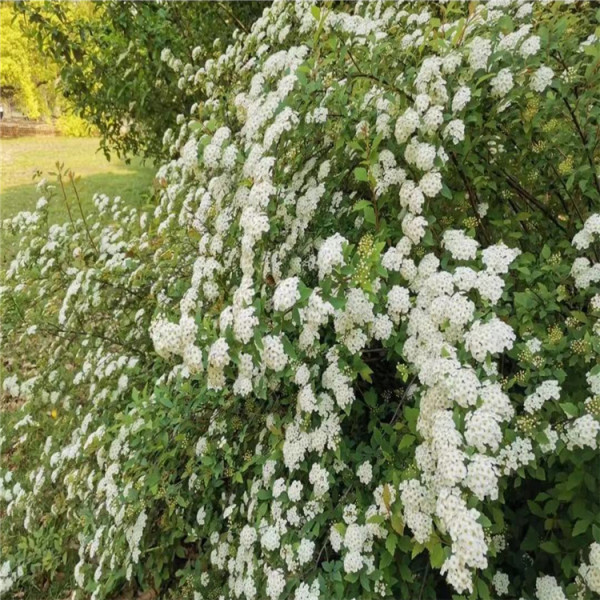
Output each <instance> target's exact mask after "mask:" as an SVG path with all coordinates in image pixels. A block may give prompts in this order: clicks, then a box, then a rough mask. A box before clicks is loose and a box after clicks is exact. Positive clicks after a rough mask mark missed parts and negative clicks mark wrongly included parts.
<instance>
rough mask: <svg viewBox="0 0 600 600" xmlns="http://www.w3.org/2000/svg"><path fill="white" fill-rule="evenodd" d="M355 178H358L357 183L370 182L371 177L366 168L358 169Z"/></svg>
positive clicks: (355, 171) (355, 170)
mask: <svg viewBox="0 0 600 600" xmlns="http://www.w3.org/2000/svg"><path fill="white" fill-rule="evenodd" d="M354 177H356V181H369V175H368V173H367V170H366V169H365V168H364V167H356V169H354Z"/></svg>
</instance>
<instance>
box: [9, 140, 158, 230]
mask: <svg viewBox="0 0 600 600" xmlns="http://www.w3.org/2000/svg"><path fill="white" fill-rule="evenodd" d="M0 155H1V157H2V159H1V163H0V219H6V218H9V217H12V216H14V215H15V214H17V213H18V212H19V211H22V210H33V209H34V208H35V204H36V202H37V200H38V197H39V193H38V192H37V190H36V188H35V184H36V181H34V180H33V179H32V178H33V176H34V174H35V172H36V171H38V170H39V171H42V173H43V176H44V177H46V178H47V179H48V181H49V182H52V181H55V180H56V178H55V177H52V176H51V175H49V174H48V173H49V172H51V171H56V162H57V161H60V162H61V163H64V167H65V169H71V170H72V171H73V172H74V173H75V175H76V176H81V180H80V181H79V182H78V183H77V190H78V192H79V196H80V197H81V200H82V205H83V208H84V211H85V209H86V208H89V207H91V205H92V196H93V195H94V194H95V193H96V192H102V193H104V194H107V195H108V196H110V197H113V196H121V197H122V198H123V199H124V200H125V201H126V202H127V203H128V204H130V205H131V206H138V205H142V204H144V203H145V202H146V201H147V199H148V196H149V195H150V193H151V191H152V180H153V177H154V173H155V171H156V169H155V168H154V166H153V165H152V164H151V163H146V165H142V164H141V161H140V160H139V159H133V160H132V161H131V163H130V164H126V163H125V162H124V161H122V160H119V159H117V158H112V159H111V161H110V162H109V161H107V160H106V158H105V157H104V154H103V153H102V151H101V150H99V140H98V138H68V137H53V136H37V137H22V138H12V139H6V138H3V139H1V140H0ZM68 198H69V201H70V202H75V196H74V194H73V190H72V189H69V190H68ZM49 212H50V221H51V222H54V223H60V222H64V221H66V220H67V219H68V214H67V209H66V206H65V203H64V201H63V200H62V197H61V196H60V195H59V196H57V197H56V198H54V200H53V202H52V204H51V206H50V207H49Z"/></svg>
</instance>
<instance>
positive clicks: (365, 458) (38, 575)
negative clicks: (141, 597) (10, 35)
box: [0, 1, 600, 600]
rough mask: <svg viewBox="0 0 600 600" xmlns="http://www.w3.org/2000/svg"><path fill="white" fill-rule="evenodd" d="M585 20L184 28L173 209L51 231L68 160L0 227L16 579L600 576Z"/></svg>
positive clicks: (7, 580) (104, 207)
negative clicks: (220, 50)
mask: <svg viewBox="0 0 600 600" xmlns="http://www.w3.org/2000/svg"><path fill="white" fill-rule="evenodd" d="M599 22H600V13H599V12H598V11H597V10H596V8H595V6H594V5H593V4H592V3H578V4H567V3H558V2H557V3H541V4H532V3H523V2H506V1H502V2H500V1H493V2H488V3H485V4H476V3H469V4H465V3H454V2H450V3H447V4H433V3H407V4H397V3H392V2H390V3H385V2H384V3H380V2H373V3H357V4H356V5H354V6H353V12H352V13H348V12H345V11H344V10H343V8H341V7H340V6H338V5H329V4H322V5H319V6H317V5H311V4H310V3H305V2H301V3H300V2H299V3H285V2H277V3H275V4H274V5H273V6H272V7H271V8H270V9H269V10H268V11H266V13H265V15H264V16H263V17H262V18H261V19H259V20H258V21H257V22H256V23H255V25H254V27H253V29H252V32H251V33H250V34H249V35H246V36H243V37H242V38H241V39H240V40H239V41H238V42H236V43H235V44H234V45H233V46H231V47H229V48H228V49H227V51H226V52H225V53H224V54H223V55H221V56H220V57H219V58H218V59H216V60H214V61H213V60H209V61H208V62H206V64H205V66H204V67H201V68H198V66H197V65H196V66H192V65H191V64H190V65H183V64H182V63H181V62H179V60H178V59H177V58H176V57H175V56H174V54H173V53H172V52H170V51H169V49H164V51H163V52H162V58H163V60H164V62H165V64H166V65H167V66H169V67H170V68H172V69H173V70H174V71H175V72H176V73H177V76H178V77H181V78H182V84H181V85H182V88H184V89H185V90H186V92H185V93H186V94H189V97H198V98H199V99H201V100H199V102H198V104H197V105H194V106H193V107H191V109H190V110H189V114H186V115H183V114H182V115H180V116H179V117H178V119H177V121H178V127H177V128H176V129H169V130H167V132H166V133H165V135H164V142H165V145H166V148H167V149H168V151H169V153H170V155H171V156H172V160H170V161H168V162H166V163H165V164H164V165H163V166H162V167H161V168H160V169H159V170H158V172H157V176H156V187H157V202H156V206H155V207H154V208H153V207H148V208H147V210H146V212H144V213H141V212H139V211H137V210H134V209H128V208H126V207H124V206H123V205H122V203H121V202H119V201H116V200H109V199H108V198H106V197H104V196H97V197H96V207H97V211H96V212H95V213H94V214H89V215H85V218H84V215H80V214H78V212H77V211H78V208H77V206H74V207H73V206H72V207H70V209H71V213H72V222H69V223H66V224H65V225H63V226H56V225H54V226H52V227H50V228H48V227H47V225H46V216H45V215H46V212H45V211H46V206H47V202H56V201H59V198H60V194H59V192H60V188H61V185H62V184H64V181H65V180H67V177H66V175H64V174H62V175H61V176H60V181H59V182H58V184H57V187H56V188H55V189H52V186H51V185H50V184H48V183H43V184H42V185H41V189H42V191H43V194H44V198H43V199H42V200H40V203H39V205H38V209H37V210H36V212H35V213H32V214H21V215H19V216H18V217H16V218H15V219H13V220H12V221H11V222H8V223H7V222H5V223H4V225H3V228H4V236H5V240H8V239H9V237H8V236H9V235H11V233H10V232H13V233H14V234H15V236H16V238H15V239H18V244H19V248H18V252H17V253H16V256H15V258H14V260H12V262H11V263H10V265H9V266H8V267H7V269H6V270H5V276H4V284H3V288H2V304H3V320H2V327H3V330H2V331H3V344H4V347H5V348H8V349H10V351H8V352H6V355H7V359H8V361H7V362H8V370H7V376H6V377H5V379H4V390H5V400H6V397H10V398H12V402H13V403H14V404H15V405H16V407H15V408H14V409H13V410H12V411H6V412H5V415H4V419H3V428H2V442H3V445H2V451H3V455H4V464H3V470H2V482H3V483H2V487H1V493H0V495H1V496H2V499H3V504H2V506H3V508H2V510H3V511H4V512H5V519H4V520H3V539H2V551H3V564H2V571H1V573H0V576H1V579H0V586H1V587H2V588H3V589H11V590H13V591H14V590H20V591H24V592H25V593H26V594H29V597H36V596H35V593H36V590H38V589H44V588H43V586H44V585H45V584H47V582H48V581H57V580H60V581H62V585H64V586H66V588H67V589H70V588H71V587H72V588H73V589H75V590H76V593H75V596H76V597H81V598H85V597H92V598H94V599H96V598H110V597H111V595H112V594H114V593H115V592H117V591H119V590H120V589H122V588H123V587H124V586H125V585H128V584H127V583H126V582H128V581H129V582H131V584H130V585H134V586H136V587H139V588H150V587H151V588H154V589H155V590H157V591H159V593H160V594H161V597H173V598H178V599H180V598H190V599H192V598H193V599H194V600H199V599H202V600H204V599H225V598H244V599H246V600H252V599H254V598H257V599H258V598H269V599H270V600H277V599H284V598H293V599H294V600H316V599H317V598H337V599H340V600H342V599H343V600H347V599H352V598H355V599H358V598H361V599H370V598H422V599H425V598H429V599H434V598H446V597H451V596H452V597H454V598H472V599H476V598H482V599H484V600H487V599H489V598H492V597H493V598H497V597H503V596H504V597H507V598H519V597H522V598H527V599H533V598H536V599H537V600H562V599H566V598H581V599H591V598H593V597H594V596H595V595H597V594H598V593H599V592H600V581H599V580H600V545H599V544H600V486H599V479H600V476H599V474H600V457H599V453H598V433H599V430H600V420H599V417H600V398H599V396H600V364H599V360H598V356H599V351H600V337H599V333H600V332H599V325H598V315H599V312H600V285H599V281H600V262H599V258H600V256H599V255H598V251H599V250H600V247H599V245H598V237H599V236H600V216H599V213H600V210H599V209H600V185H599V180H598V178H599V173H598V167H597V165H598V158H599V148H598V130H599V127H600V119H599V117H600V104H599V103H598V92H599V85H598V71H599V68H600V43H599V41H598V37H597V32H598V24H599ZM161 68H162V67H161ZM204 94H205V95H206V97H204ZM5 244H6V242H5ZM169 594H171V595H170V596H169Z"/></svg>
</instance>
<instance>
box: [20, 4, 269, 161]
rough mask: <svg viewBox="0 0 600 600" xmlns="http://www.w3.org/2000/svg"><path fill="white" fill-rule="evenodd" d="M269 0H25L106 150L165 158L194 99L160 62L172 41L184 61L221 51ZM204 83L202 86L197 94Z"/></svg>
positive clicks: (30, 30)
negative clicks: (171, 132)
mask: <svg viewBox="0 0 600 600" xmlns="http://www.w3.org/2000/svg"><path fill="white" fill-rule="evenodd" d="M267 5H268V3H262V2H236V3H229V2H220V1H213V2H198V3H193V2H137V1H136V2H134V1H131V0H125V1H123V0H109V1H106V2H77V3H70V2H54V1H52V0H46V1H43V2H21V3H15V8H16V9H17V10H18V11H20V12H21V13H22V14H23V16H24V17H25V19H26V20H25V23H26V25H25V26H24V28H23V29H24V31H25V33H26V34H27V35H28V36H30V37H31V38H32V39H34V40H35V41H36V42H37V43H38V44H39V47H40V48H41V50H42V52H43V53H44V55H45V56H48V57H52V59H53V60H54V62H55V63H56V64H57V65H58V67H59V72H60V86H59V87H60V90H61V91H62V93H63V94H64V96H65V98H66V99H67V101H68V102H69V103H70V104H71V105H72V106H73V107H74V109H75V110H76V112H77V114H78V115H79V116H80V117H82V118H83V119H85V120H87V121H88V122H89V123H90V124H91V125H93V126H94V127H96V128H97V129H98V130H99V131H100V134H101V136H102V147H103V149H104V151H105V153H107V154H109V153H110V152H111V151H115V152H116V153H117V154H118V155H119V156H131V155H141V154H143V155H145V156H147V157H152V158H163V157H164V155H163V154H162V143H161V140H162V134H163V133H164V130H165V128H167V127H172V126H175V118H176V116H177V114H178V113H180V112H181V111H183V110H184V109H185V110H187V109H188V108H189V107H190V106H191V105H192V103H193V102H194V99H192V98H191V96H190V94H189V92H188V91H186V90H185V89H182V87H181V86H180V85H179V79H180V74H176V73H174V72H173V71H171V70H170V69H167V68H164V67H161V63H160V60H159V59H160V54H161V51H162V49H163V48H164V47H165V46H168V47H169V48H171V49H172V51H173V52H175V53H177V55H178V57H180V58H182V59H183V60H185V61H189V60H191V57H192V54H194V58H195V60H196V61H202V62H204V60H206V59H207V58H208V57H210V56H215V55H218V53H219V49H223V48H225V47H226V46H227V44H228V43H229V42H230V41H232V39H233V38H234V37H235V35H237V33H239V32H242V31H244V30H248V29H249V28H250V26H251V25H252V23H253V22H254V20H256V19H257V18H258V17H259V16H260V14H261V13H262V11H263V9H264V8H265V7H266V6H267ZM197 94H198V90H196V95H197Z"/></svg>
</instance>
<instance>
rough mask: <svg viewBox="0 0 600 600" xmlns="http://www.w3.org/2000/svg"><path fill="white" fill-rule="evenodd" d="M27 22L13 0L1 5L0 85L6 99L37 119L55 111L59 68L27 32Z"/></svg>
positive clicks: (30, 116)
mask: <svg viewBox="0 0 600 600" xmlns="http://www.w3.org/2000/svg"><path fill="white" fill-rule="evenodd" d="M24 23H25V20H24V18H23V16H22V15H19V14H18V13H17V12H15V4H14V3H12V2H7V3H3V4H2V5H1V6H0V30H1V31H2V35H1V36H0V56H2V60H1V61H0V87H1V88H2V97H3V100H4V99H6V100H9V101H10V102H11V104H12V105H13V106H14V107H15V108H17V109H18V110H20V111H21V112H23V114H25V115H26V116H27V117H29V118H32V119H37V118H40V117H44V116H49V115H50V114H51V113H52V110H53V108H54V104H55V102H56V90H55V86H54V83H55V80H56V78H57V76H58V68H57V67H56V64H55V63H54V61H53V60H52V59H51V58H49V57H47V56H45V55H43V54H42V53H40V51H39V50H38V48H37V46H36V44H35V43H34V41H33V40H31V39H30V38H29V37H28V36H27V35H25V33H24V32H23V29H22V26H23V24H24Z"/></svg>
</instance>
